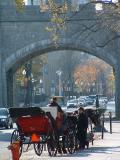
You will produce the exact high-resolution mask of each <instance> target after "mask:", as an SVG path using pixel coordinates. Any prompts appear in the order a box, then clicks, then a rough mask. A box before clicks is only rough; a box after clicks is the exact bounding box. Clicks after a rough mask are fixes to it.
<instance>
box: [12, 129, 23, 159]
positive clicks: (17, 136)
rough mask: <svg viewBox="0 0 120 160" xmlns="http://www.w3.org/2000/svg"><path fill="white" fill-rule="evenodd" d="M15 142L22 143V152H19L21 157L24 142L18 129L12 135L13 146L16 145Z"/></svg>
mask: <svg viewBox="0 0 120 160" xmlns="http://www.w3.org/2000/svg"><path fill="white" fill-rule="evenodd" d="M15 141H20V150H19V155H20V156H21V154H22V141H21V137H20V133H19V131H18V129H15V130H14V131H13V133H12V135H11V144H12V143H14V142H15Z"/></svg>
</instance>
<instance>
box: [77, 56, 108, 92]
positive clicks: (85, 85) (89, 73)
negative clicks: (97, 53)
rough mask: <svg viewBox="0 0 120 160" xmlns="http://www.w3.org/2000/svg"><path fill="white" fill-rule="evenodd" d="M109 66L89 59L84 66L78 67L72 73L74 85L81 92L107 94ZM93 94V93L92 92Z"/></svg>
mask: <svg viewBox="0 0 120 160" xmlns="http://www.w3.org/2000/svg"><path fill="white" fill-rule="evenodd" d="M108 71H110V66H109V65H107V64H106V63H105V62H103V61H101V60H99V59H97V58H94V59H89V60H88V61H87V62H86V63H85V64H84V65H78V66H77V67H76V69H75V72H74V77H75V81H76V82H75V84H76V85H77V87H78V88H79V90H82V92H84V93H85V94H86V93H90V92H92V93H93V90H95V89H96V93H97V94H99V92H101V93H102V94H105V95H106V93H107V89H106V88H107V83H106V82H107V77H108V75H109V72H108ZM94 92H95V91H94Z"/></svg>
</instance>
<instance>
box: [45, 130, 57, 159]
mask: <svg viewBox="0 0 120 160" xmlns="http://www.w3.org/2000/svg"><path fill="white" fill-rule="evenodd" d="M47 148H48V153H49V156H56V154H57V138H56V134H55V132H54V131H53V133H52V134H50V136H49V138H48V141H47Z"/></svg>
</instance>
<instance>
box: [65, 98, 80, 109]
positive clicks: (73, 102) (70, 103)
mask: <svg viewBox="0 0 120 160" xmlns="http://www.w3.org/2000/svg"><path fill="white" fill-rule="evenodd" d="M77 106H78V100H77V99H72V100H68V101H67V108H76V107H77Z"/></svg>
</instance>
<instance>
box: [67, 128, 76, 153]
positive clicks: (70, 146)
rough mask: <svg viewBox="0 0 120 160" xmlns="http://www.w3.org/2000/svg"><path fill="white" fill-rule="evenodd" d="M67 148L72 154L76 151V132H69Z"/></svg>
mask: <svg viewBox="0 0 120 160" xmlns="http://www.w3.org/2000/svg"><path fill="white" fill-rule="evenodd" d="M66 138H67V149H68V152H69V153H70V154H73V153H74V152H75V142H76V140H75V139H76V138H75V134H74V132H72V131H70V132H69V133H68V134H67V137H66Z"/></svg>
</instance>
